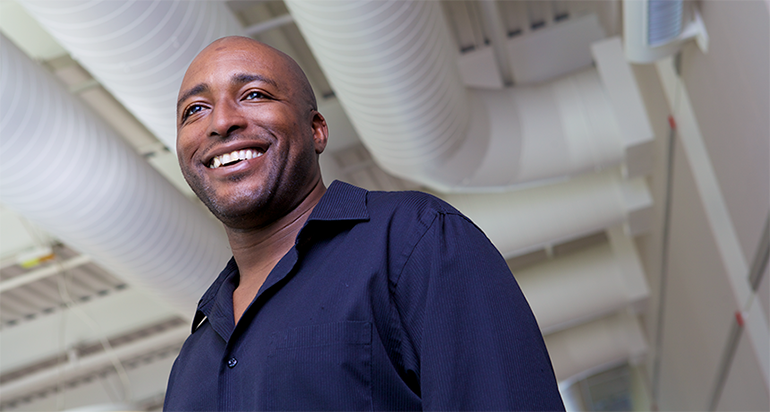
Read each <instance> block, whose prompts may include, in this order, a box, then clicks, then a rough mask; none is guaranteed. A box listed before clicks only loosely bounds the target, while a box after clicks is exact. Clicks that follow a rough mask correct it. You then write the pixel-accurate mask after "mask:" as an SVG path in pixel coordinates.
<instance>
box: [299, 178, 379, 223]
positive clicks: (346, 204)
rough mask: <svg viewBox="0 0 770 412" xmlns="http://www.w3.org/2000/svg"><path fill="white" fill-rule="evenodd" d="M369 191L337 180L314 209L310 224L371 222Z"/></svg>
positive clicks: (309, 219)
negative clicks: (331, 221) (367, 199)
mask: <svg viewBox="0 0 770 412" xmlns="http://www.w3.org/2000/svg"><path fill="white" fill-rule="evenodd" d="M367 193H368V191H366V190H365V189H361V188H360V187H356V186H353V185H350V184H348V183H345V182H340V181H339V180H335V181H333V182H332V184H331V185H329V188H328V189H327V190H326V193H324V195H323V197H321V200H320V201H319V202H318V204H317V205H316V206H315V208H313V212H312V213H311V214H310V217H309V218H308V222H310V221H313V220H322V221H330V220H369V211H368V210H367V209H366V195H367Z"/></svg>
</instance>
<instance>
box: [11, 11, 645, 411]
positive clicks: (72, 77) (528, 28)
mask: <svg viewBox="0 0 770 412" xmlns="http://www.w3.org/2000/svg"><path fill="white" fill-rule="evenodd" d="M29 3H34V2H29ZM107 3H110V2H107ZM146 3H148V4H149V2H146ZM224 3H225V7H226V8H227V10H228V12H229V13H232V16H234V18H235V19H236V20H237V21H238V22H239V23H240V24H241V25H242V27H243V31H244V32H245V33H248V34H249V35H251V37H253V38H255V39H257V40H260V41H263V42H265V43H267V44H270V45H272V46H274V47H277V48H279V49H281V50H283V51H285V52H286V53H287V54H289V55H290V56H292V57H294V58H295V59H296V60H297V62H298V63H299V64H300V66H301V67H302V68H303V70H305V72H306V73H307V75H308V78H309V80H310V82H311V84H312V86H313V88H314V90H315V92H316V95H317V97H318V100H319V108H320V111H321V112H322V113H324V115H325V116H326V118H327V121H328V123H329V127H330V131H331V138H330V143H329V147H328V149H327V151H326V152H325V153H324V154H323V156H322V168H323V172H324V178H325V180H326V181H327V184H328V183H329V182H330V179H333V178H336V179H341V180H345V181H348V182H350V183H353V184H356V185H359V186H362V187H365V188H367V189H370V190H413V189H419V190H426V191H429V192H432V193H434V194H436V195H438V196H441V197H443V198H445V199H447V200H449V201H450V203H452V204H454V205H455V206H457V207H458V208H459V209H460V210H462V211H463V212H464V213H466V214H468V215H469V216H470V217H471V218H472V219H474V221H476V222H477V223H478V224H479V225H480V227H482V229H484V230H485V232H486V233H487V234H488V236H489V237H490V239H492V241H493V242H494V243H495V244H496V245H497V246H498V248H500V249H501V252H502V253H503V255H504V256H505V257H506V259H507V260H508V263H509V266H510V267H511V268H512V269H513V270H514V272H515V273H516V276H517V279H519V282H520V284H521V285H522V289H523V290H524V292H525V294H526V295H527V297H528V299H529V300H530V303H531V305H532V307H533V310H534V312H535V314H536V316H537V317H538V320H539V322H540V323H541V327H543V329H544V333H545V334H546V341H547V343H548V345H549V350H550V351H551V353H552V357H553V359H554V366H555V368H556V370H557V375H559V378H560V380H563V381H570V380H575V379H578V378H580V377H582V376H587V375H588V374H592V373H594V372H597V371H601V370H607V369H608V368H611V367H615V366H617V365H619V364H624V363H626V362H629V361H631V362H638V361H639V360H640V359H641V358H642V357H643V356H644V354H645V353H646V342H645V338H644V336H643V334H642V333H641V329H640V327H639V323H638V322H639V321H638V319H637V318H636V314H637V313H640V312H641V311H643V310H644V308H645V304H646V301H647V297H648V295H649V290H648V288H647V285H646V282H645V277H644V272H643V269H642V268H641V265H640V264H639V259H638V256H637V253H636V251H635V248H634V246H633V237H634V236H635V235H638V234H640V233H644V232H645V231H646V230H647V228H648V227H649V224H650V222H649V210H650V208H651V199H650V196H649V192H648V190H647V188H646V185H645V183H644V175H645V174H646V173H647V172H645V170H644V167H641V168H640V167H638V166H635V165H636V164H637V163H638V162H637V160H634V159H636V157H635V155H631V154H630V153H631V151H632V150H631V149H630V148H634V150H635V151H634V153H636V151H643V150H641V149H639V147H642V148H643V145H640V146H631V145H630V143H628V139H627V138H625V137H624V136H626V135H627V134H624V133H625V132H624V131H623V120H622V117H623V115H622V111H623V110H624V109H623V108H622V107H619V106H617V105H616V104H617V101H618V99H615V100H612V99H613V98H614V96H615V95H614V94H617V93H616V92H614V91H613V90H614V89H612V87H610V88H609V89H608V84H609V83H608V82H610V80H608V78H607V76H606V75H604V74H601V73H598V72H597V68H596V66H597V65H598V63H597V60H599V59H597V58H596V56H597V55H596V54H595V53H597V52H593V53H592V50H591V48H590V44H591V43H595V42H596V41H597V40H603V39H607V38H611V37H613V36H616V35H618V34H619V33H620V29H621V18H620V5H619V4H618V2H617V1H604V0H602V1H497V2H494V4H495V6H496V7H497V10H498V13H499V23H501V24H502V31H500V30H497V31H495V28H494V27H491V26H490V20H489V18H488V17H484V16H485V15H484V13H485V12H486V11H485V9H484V8H485V7H487V6H486V5H484V4H483V3H484V2H480V1H442V2H440V8H441V10H442V14H443V16H444V18H445V21H446V27H447V30H448V33H449V38H450V39H451V43H450V44H451V45H452V46H453V47H454V50H455V52H456V55H455V56H456V57H455V59H456V62H457V67H458V73H459V75H460V77H461V79H462V82H463V85H462V86H463V87H464V88H465V89H466V90H470V91H471V92H470V93H474V96H475V95H476V94H477V95H479V96H486V95H485V94H484V93H487V94H489V95H490V96H492V95H494V94H495V93H498V94H499V93H503V92H505V91H508V90H516V91H517V93H535V92H537V91H538V90H546V89H545V88H547V87H552V86H551V85H557V86H558V87H562V89H558V88H556V89H554V90H557V91H558V90H565V88H567V89H568V88H570V87H573V85H574V84H578V85H579V84H583V83H579V82H580V81H584V80H571V79H572V77H570V76H583V77H576V79H584V78H586V76H594V77H595V79H597V80H596V81H597V82H598V81H599V80H598V79H601V81H602V86H598V87H601V89H600V90H603V91H602V92H601V93H600V94H601V95H606V96H609V97H606V98H607V101H611V102H613V103H612V104H614V105H615V106H613V108H612V111H613V113H615V114H614V115H612V114H611V115H610V116H611V117H612V116H615V117H618V116H619V117H618V118H620V119H621V120H617V123H618V124H619V126H618V127H619V130H620V133H618V134H619V135H617V136H615V135H613V136H612V137H611V138H609V139H608V140H607V143H601V144H602V145H605V146H606V145H610V146H612V145H615V146H617V147H619V148H620V149H618V153H619V154H618V155H617V156H618V157H617V158H613V159H615V160H612V161H608V163H606V164H599V165H595V166H591V167H590V168H588V169H586V168H583V169H580V170H577V169H576V170H574V171H569V172H565V173H559V174H557V175H553V176H549V177H547V178H543V179H534V180H525V181H522V182H519V183H517V184H516V185H514V186H510V187H500V188H498V189H497V190H491V191H490V190H484V191H483V193H473V192H468V193H455V194H449V193H442V191H441V190H437V189H436V188H430V187H427V186H426V185H425V184H424V183H422V182H420V181H419V180H418V181H413V180H410V179H407V178H405V177H404V176H401V177H398V176H395V175H394V174H393V173H389V172H387V171H386V170H387V168H386V167H383V166H382V162H381V160H380V159H379V158H378V154H377V152H376V151H373V150H371V144H370V143H369V142H368V141H367V140H366V139H362V138H361V137H360V135H359V131H360V130H361V126H360V124H359V122H358V120H357V119H356V118H351V117H348V115H347V114H346V113H348V112H350V106H348V105H347V104H348V103H347V102H346V101H345V100H344V97H343V96H342V95H341V94H340V93H339V92H335V88H334V87H333V86H332V84H337V83H335V82H334V81H330V80H329V79H330V78H334V77H333V76H329V77H327V74H325V73H328V72H325V71H324V70H323V69H322V64H321V63H319V60H317V59H316V58H315V57H314V53H313V52H312V51H311V46H309V45H308V42H307V41H306V40H305V37H304V36H303V34H302V30H301V28H300V27H298V26H297V24H296V23H295V22H294V19H293V18H292V17H291V14H289V11H288V9H287V7H286V5H285V4H284V3H283V2H282V1H257V0H253V1H226V2H224ZM27 6H28V5H27ZM220 6H221V4H220ZM32 14H34V13H32ZM32 14H31V13H30V12H29V11H28V10H27V9H25V7H23V6H21V5H20V4H19V3H17V2H15V1H11V0H3V1H0V29H1V31H2V33H3V34H4V35H5V36H7V37H8V38H9V39H10V40H11V41H13V42H14V43H15V44H16V46H18V47H19V48H20V49H21V50H22V51H23V52H24V53H25V54H26V55H27V56H29V57H30V58H31V59H33V60H34V61H35V62H36V63H37V64H38V65H39V66H41V67H43V68H44V69H45V71H46V72H47V73H50V75H52V76H54V77H55V78H56V79H57V81H58V82H60V83H61V84H63V85H64V87H66V89H67V90H68V93H70V94H71V95H72V96H74V98H76V99H79V100H80V101H82V102H84V103H85V105H86V106H87V107H88V108H89V109H88V110H90V111H92V112H93V113H94V115H95V116H96V117H98V118H99V119H102V120H103V121H104V122H106V123H107V125H108V127H109V128H110V129H111V130H112V131H113V132H112V133H114V134H115V135H116V136H118V137H119V138H120V139H122V142H123V143H121V145H123V146H120V147H126V148H127V149H122V150H127V151H133V153H135V154H136V155H137V156H138V158H139V159H141V161H142V162H145V163H146V164H148V165H149V166H150V167H151V168H152V169H153V170H155V171H157V173H158V174H159V175H160V176H162V178H163V179H164V180H165V181H167V182H169V183H170V186H169V187H173V188H174V189H175V191H178V193H177V194H179V195H180V196H181V197H184V198H185V199H186V200H185V201H186V202H188V203H190V204H192V205H193V206H192V207H193V208H194V209H195V210H196V212H195V213H198V212H200V216H201V217H200V219H204V220H207V221H209V223H207V224H212V223H211V222H213V218H212V217H211V216H210V215H208V212H207V211H206V210H205V208H204V207H203V206H202V205H201V204H200V202H199V201H197V199H195V197H194V195H193V194H192V192H191V191H190V189H189V188H188V187H187V185H186V184H185V183H184V181H183V179H182V177H181V173H180V172H179V169H178V165H177V163H176V156H175V154H174V148H173V145H171V144H169V138H168V137H167V136H160V135H159V133H157V132H154V131H152V130H153V129H154V126H153V125H151V124H149V123H148V122H146V121H143V120H142V119H141V116H139V115H137V114H136V113H134V112H132V110H129V109H127V108H126V106H125V105H124V104H123V103H121V102H122V101H125V98H124V97H122V96H121V95H118V94H113V93H111V91H109V90H110V89H111V86H110V85H107V84H103V83H102V82H100V81H99V80H97V78H100V76H101V73H96V72H94V73H91V72H89V69H88V68H87V66H88V64H86V60H87V59H83V58H79V57H78V56H76V55H73V54H71V53H70V52H68V51H67V48H66V47H64V46H63V45H62V42H61V40H60V39H57V38H56V37H55V36H52V35H51V34H49V33H48V32H47V31H46V30H47V29H46V28H44V27H43V26H41V24H40V23H39V22H38V20H37V19H36V18H35V17H32ZM498 29H500V28H499V27H498ZM501 32H502V33H504V35H503V37H502V38H501V37H500V36H499V34H500V33H501ZM496 36H497V37H496ZM495 39H497V40H495ZM581 39H582V40H581ZM496 42H498V43H501V42H502V43H505V44H506V45H507V46H506V47H508V50H509V52H510V53H511V54H512V55H513V57H512V58H511V59H510V60H511V63H512V64H511V66H512V67H511V68H510V70H511V71H512V73H513V74H512V75H511V76H508V77H507V78H506V75H505V73H504V71H505V70H504V68H503V69H501V68H500V66H499V65H498V64H496V62H495V52H494V50H493V49H494V47H495V46H496ZM581 42H582V43H581ZM565 44H566V45H568V46H569V47H567V46H565ZM598 53H602V52H598ZM610 54H611V53H610ZM600 55H601V54H600ZM606 55H607V54H606V53H605V54H604V55H602V56H606ZM604 59H605V60H607V59H608V58H607V57H604ZM522 62H525V63H526V64H523V63H522ZM498 63H499V61H498ZM601 64H602V68H603V70H605V69H606V68H607V67H611V66H612V65H610V64H609V63H601ZM606 70H609V69H606ZM621 71H622V70H621ZM565 79H566V80H565ZM559 82H561V83H559ZM570 82H571V83H570ZM597 84H599V83H597ZM559 85H561V86H559ZM564 85H566V86H564ZM557 86H553V87H557ZM574 87H577V86H574ZM634 87H635V86H634ZM549 90H550V89H549ZM520 91H523V92H520ZM554 93H556V92H554ZM495 96H496V95H495ZM576 96H580V93H579V92H578V93H577V95H576ZM484 98H486V97H484ZM621 100H622V99H621ZM590 104H591V103H590V102H588V103H586V105H587V106H590ZM490 105H491V106H490V107H493V106H494V105H492V104H490ZM500 107H502V106H500ZM500 110H501V111H502V113H503V115H502V116H503V117H506V116H507V115H506V114H505V113H507V112H505V110H508V109H506V108H505V107H502V109H500ZM642 110H643V109H642ZM618 113H621V114H620V115H619V114H618ZM636 115H637V116H643V117H645V116H646V115H645V114H644V112H643V111H642V112H641V113H637V114H636ZM645 118H646V117H645ZM548 138H549V136H546V135H543V136H541V137H540V139H539V140H540V141H548ZM649 138H650V139H651V138H652V136H651V135H650V136H649ZM171 139H172V141H173V136H171ZM535 142H537V140H535ZM591 142H593V141H591ZM527 144H528V145H529V146H526V147H525V148H524V149H526V150H535V149H533V147H535V146H536V143H527ZM554 144H556V143H554ZM591 144H594V143H591ZM596 144H597V145H599V143H596ZM605 146H597V149H596V150H598V151H601V149H602V148H603V147H605ZM615 146H613V147H615ZM552 147H553V146H548V145H546V146H543V148H542V150H545V151H548V150H551V148H552ZM132 156H133V154H132ZM642 158H643V156H642ZM634 162H637V163H634ZM629 165H631V167H629ZM629 170H631V173H629ZM634 170H638V171H637V172H634ZM153 173H155V172H153ZM3 178H4V179H5V178H6V177H3ZM5 203H6V202H5V200H4V199H3V198H2V197H0V223H1V224H2V236H0V322H1V324H0V342H1V343H2V345H0V360H1V361H2V362H0V396H1V397H2V401H0V408H2V409H7V410H15V409H25V408H35V407H37V408H40V405H49V406H51V405H56V407H74V406H81V405H83V404H85V403H86V400H87V401H88V402H87V403H99V402H98V401H99V400H101V401H103V402H118V401H121V402H131V405H132V407H134V408H140V409H145V410H152V409H156V408H158V407H159V406H160V405H161V404H162V394H163V390H164V387H163V382H165V376H166V375H165V374H167V371H168V367H169V366H170V362H171V361H172V360H173V358H174V356H175V354H176V351H178V349H179V347H180V346H181V342H182V341H183V339H184V338H185V336H186V334H187V331H188V328H189V325H188V322H189V319H190V317H191V316H190V315H191V313H189V312H184V311H180V310H179V306H175V305H174V304H169V303H168V302H167V301H165V300H164V299H165V298H164V297H165V296H166V295H164V291H163V290H161V289H159V288H156V287H154V286H152V285H153V284H152V283H148V282H144V281H142V280H141V275H142V274H136V273H128V274H126V269H125V268H124V267H122V266H121V267H120V268H118V269H114V268H117V267H118V266H119V265H116V264H115V262H117V261H116V260H115V259H112V258H111V257H104V256H102V255H101V254H100V253H101V252H99V253H94V250H96V249H88V248H87V247H82V246H81V247H79V246H80V245H81V244H75V243H77V242H74V243H68V242H67V240H65V239H66V238H67V236H68V235H67V234H66V233H65V234H63V235H62V234H61V233H62V232H61V230H62V229H53V228H50V227H47V226H46V224H45V222H41V221H39V220H37V219H35V218H34V217H33V218H31V217H30V216H34V215H30V214H27V213H26V212H25V211H24V210H20V209H19V208H18V207H14V206H12V205H10V204H5ZM50 207H51V208H53V209H56V208H57V207H58V206H57V205H55V204H53V205H50ZM190 213H193V212H190ZM195 216H198V215H197V214H195ZM574 216H584V218H581V219H575V218H574ZM116 219H118V220H119V219H120V216H118V217H117V218H116ZM54 232H56V233H57V234H51V233H54ZM211 232H212V233H214V232H216V230H212V231H211ZM82 244H87V242H84V243H82ZM112 265H116V266H114V267H113V266H112ZM216 265H221V263H216V262H215V266H216ZM129 272H130V271H129ZM215 274H216V273H211V274H210V275H209V276H213V275H215ZM137 279H140V280H137ZM554 296H559V298H558V299H554ZM193 303H194V301H193ZM600 335H602V336H609V338H607V339H605V341H601V340H599V341H596V340H591V338H589V336H594V337H596V336H600ZM576 342H582V343H576ZM576 345H577V346H576ZM602 345H604V346H602ZM591 350H593V351H599V352H602V356H599V355H594V354H591V353H592V352H591ZM581 351H582V352H581ZM570 352H572V353H573V355H574V354H575V353H582V355H577V356H573V357H574V358H580V359H582V360H583V361H584V363H580V362H578V361H576V360H575V359H573V357H571V356H570V355H569V353H570ZM586 362H587V363H586ZM143 377H144V378H143ZM105 393H106V395H105ZM46 402H47V403H46Z"/></svg>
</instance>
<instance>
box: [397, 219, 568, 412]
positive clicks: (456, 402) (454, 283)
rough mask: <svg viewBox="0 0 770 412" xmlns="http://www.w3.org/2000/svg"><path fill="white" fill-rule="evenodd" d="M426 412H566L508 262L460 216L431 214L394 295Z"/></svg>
mask: <svg viewBox="0 0 770 412" xmlns="http://www.w3.org/2000/svg"><path fill="white" fill-rule="evenodd" d="M394 301H395V303H396V307H397V310H398V313H399V316H400V319H401V323H402V328H403V331H404V335H405V336H404V337H403V339H402V344H403V345H402V346H403V347H402V354H403V358H404V361H405V362H404V363H405V367H406V369H407V374H408V375H411V376H414V377H415V378H416V380H417V382H418V385H419V388H418V391H419V395H420V396H421V398H422V402H423V409H424V410H528V411H534V410H549V411H553V410H564V405H563V403H562V400H561V396H560V394H559V392H558V387H557V383H556V379H555V376H554V373H553V368H552V366H551V361H550V358H549V356H548V352H547V350H546V347H545V344H544V342H543V338H542V335H541V333H540V329H539V328H538V326H537V322H536V320H535V318H534V316H533V315H532V311H531V310H530V308H529V305H528V304H527V302H526V300H525V298H524V296H523V294H522V293H521V290H520V289H519V286H518V284H517V283H516V280H515V279H514V277H513V275H512V274H511V272H510V270H509V269H508V266H507V264H506V262H505V260H504V259H503V257H502V256H501V255H500V253H499V252H498V251H497V249H496V248H495V247H494V246H493V245H492V244H491V242H490V241H489V240H488V239H487V237H486V236H485V235H484V233H482V232H481V230H480V229H478V228H477V227H476V226H475V225H474V224H473V223H472V222H470V221H469V220H468V219H467V218H466V217H465V216H462V215H461V214H452V213H438V214H437V215H436V217H435V219H434V220H433V222H432V223H431V224H430V226H429V227H428V229H427V231H426V232H425V234H424V235H423V236H422V238H421V239H420V240H419V242H418V243H417V244H416V246H415V247H414V249H413V250H412V252H411V254H410V256H409V258H408V260H407V262H406V264H405V266H404V269H403V271H402V272H401V274H400V276H399V278H398V281H397V284H396V288H395V290H394Z"/></svg>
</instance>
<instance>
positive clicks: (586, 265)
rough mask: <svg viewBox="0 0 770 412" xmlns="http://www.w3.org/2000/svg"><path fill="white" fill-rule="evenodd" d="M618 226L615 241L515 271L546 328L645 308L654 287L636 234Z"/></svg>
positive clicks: (555, 328)
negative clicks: (634, 241)
mask: <svg viewBox="0 0 770 412" xmlns="http://www.w3.org/2000/svg"><path fill="white" fill-rule="evenodd" d="M621 232H622V230H620V228H619V227H615V228H613V229H611V230H610V231H609V237H610V242H607V243H603V244H599V245H596V246H592V247H590V248H588V249H585V250H582V251H580V252H575V253H571V254H568V255H566V256H563V257H558V258H556V259H554V260H549V261H546V262H544V263H541V264H537V265H534V266H530V267H527V268H524V269H522V270H520V271H518V272H515V276H516V280H517V281H518V282H519V286H521V290H522V292H524V295H525V296H526V297H527V302H529V306H530V307H531V308H532V312H533V313H534V314H535V317H536V318H537V323H538V325H539V326H540V330H542V332H543V334H546V335H547V334H550V333H554V332H557V331H559V330H564V329H566V328H569V327H572V326H575V325H579V324H581V323H585V322H587V321H590V320H593V319H596V318H599V317H602V316H606V315H608V314H610V313H613V312H616V311H618V310H623V309H625V308H627V307H633V308H634V309H635V311H636V312H637V313H638V312H642V311H643V310H644V309H645V306H646V302H647V298H648V297H649V293H650V291H649V288H648V286H647V281H646V279H645V277H644V271H643V269H642V266H641V262H640V261H639V257H638V256H637V254H636V250H635V248H634V246H633V244H632V241H631V239H629V238H628V237H626V236H624V235H623V234H622V233H621Z"/></svg>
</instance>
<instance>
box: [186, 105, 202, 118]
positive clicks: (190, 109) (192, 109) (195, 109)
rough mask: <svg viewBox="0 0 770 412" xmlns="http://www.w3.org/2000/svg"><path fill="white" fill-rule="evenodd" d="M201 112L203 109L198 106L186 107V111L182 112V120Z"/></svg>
mask: <svg viewBox="0 0 770 412" xmlns="http://www.w3.org/2000/svg"><path fill="white" fill-rule="evenodd" d="M201 110H203V107H202V106H201V105H199V104H194V105H192V106H190V107H188V108H187V110H186V111H185V112H184V119H186V118H188V117H190V116H192V115H194V114H195V113H198V112H199V111H201Z"/></svg>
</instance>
